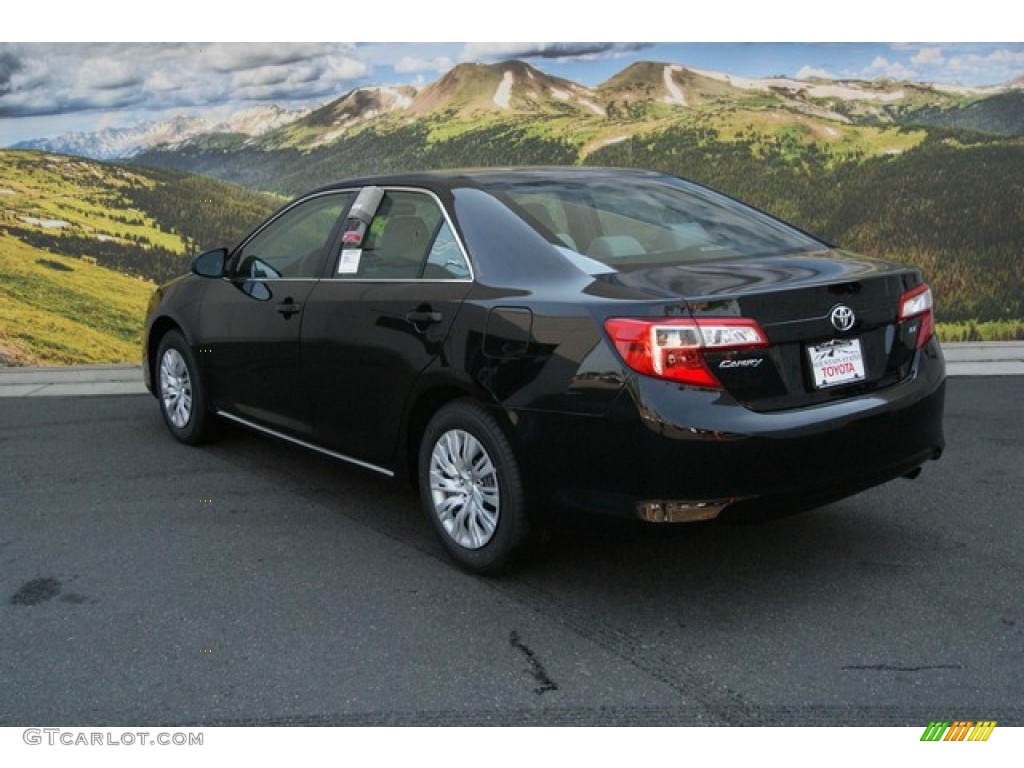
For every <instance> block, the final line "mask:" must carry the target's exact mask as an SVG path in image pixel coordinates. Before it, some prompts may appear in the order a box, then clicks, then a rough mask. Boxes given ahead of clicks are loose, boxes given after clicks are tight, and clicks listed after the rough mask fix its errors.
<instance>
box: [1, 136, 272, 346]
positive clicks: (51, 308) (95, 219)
mask: <svg viewBox="0 0 1024 768" xmlns="http://www.w3.org/2000/svg"><path fill="white" fill-rule="evenodd" d="M213 201H217V202H216V203H214V202H213ZM279 203H280V200H279V199H277V198H273V197H270V196H267V195H261V194H257V193H253V192H249V191H247V190H243V189H240V188H238V187H236V186H234V185H231V184H227V183H225V182H222V181H218V180H214V179H205V178H202V177H198V176H194V175H192V174H183V173H178V172H172V171H166V170H154V169H143V168H129V167H126V166H114V165H106V164H103V163H98V162H94V161H90V160H83V159H79V158H70V157H63V156H57V155H47V154H40V153H35V152H0V365H2V364H6V365H11V364H21V365H26V364H40V363H61V364H70V363H109V362H135V361H136V359H137V358H138V356H139V351H140V350H139V339H140V333H141V329H142V320H143V312H144V310H145V305H146V301H147V300H148V298H149V296H150V294H151V293H152V290H153V287H154V282H162V281H164V280H167V279H169V278H170V277H173V276H175V275H178V274H181V273H183V272H185V271H186V270H187V269H188V259H189V256H190V254H191V253H194V252H196V251H199V250H201V249H203V248H206V247H216V246H217V245H221V244H231V243H234V242H236V241H237V240H238V239H239V238H240V237H242V236H243V235H244V233H245V232H247V231H248V230H249V229H251V228H252V226H254V225H255V224H256V223H257V222H258V221H259V220H260V219H262V218H263V217H264V216H266V215H267V214H268V213H269V212H270V211H271V210H273V208H274V207H276V206H277V205H279Z"/></svg>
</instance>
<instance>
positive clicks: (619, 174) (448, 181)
mask: <svg viewBox="0 0 1024 768" xmlns="http://www.w3.org/2000/svg"><path fill="white" fill-rule="evenodd" d="M624 178H635V179H640V178H646V179H652V180H653V179H668V178H672V177H670V176H667V175H666V174H663V173H658V172H656V171H646V170H641V169H636V168H602V167H580V166H519V167H506V168H458V169H451V170H431V171H410V172H407V173H393V174H386V175H378V176H363V177H358V178H351V179H344V180H341V181H337V182H334V183H332V184H328V185H326V186H323V187H320V188H319V189H316V190H314V192H325V191H328V190H333V189H349V188H352V187H364V186H382V187H383V186H403V185H409V186H417V187H425V188H427V189H432V190H439V189H454V188H457V187H480V186H483V185H486V184H487V183H495V182H497V183H499V184H501V183H515V182H530V181H535V182H536V181H549V182H558V181H567V180H576V181H583V180H586V181H590V182H597V181H600V180H605V181H614V180H616V179H618V180H622V179H624Z"/></svg>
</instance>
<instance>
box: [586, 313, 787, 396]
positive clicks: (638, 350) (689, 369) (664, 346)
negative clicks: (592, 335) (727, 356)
mask: <svg viewBox="0 0 1024 768" xmlns="http://www.w3.org/2000/svg"><path fill="white" fill-rule="evenodd" d="M604 327H605V330H606V331H607V332H608V335H609V336H610V337H611V340H612V342H613V343H614V344H615V348H616V349H617V350H618V352H619V354H620V355H622V359H623V360H624V361H625V363H626V365H628V366H629V367H630V368H632V369H633V370H634V371H636V372H637V373H642V374H645V375H647V376H654V377H656V378H659V379H668V380H670V381H678V382H680V383H682V384H689V385H691V386H696V387H714V388H719V387H721V386H722V385H721V384H719V382H718V379H716V378H715V375H714V374H713V373H712V372H711V369H710V368H708V365H707V363H706V362H705V360H704V351H705V350H713V351H716V352H728V351H734V350H742V349H755V348H757V347H766V346H768V338H767V337H766V336H765V334H764V331H762V330H761V326H759V325H758V324H757V323H756V322H754V321H753V320H747V319H744V318H734V317H728V318H702V319H699V320H682V319H658V320H653V319H651V320H646V319H645V320H640V319H635V318H612V319H611V320H606V321H605V324H604Z"/></svg>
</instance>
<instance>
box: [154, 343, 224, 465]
mask: <svg viewBox="0 0 1024 768" xmlns="http://www.w3.org/2000/svg"><path fill="white" fill-rule="evenodd" d="M155 374H156V375H155V378H156V394H157V400H158V401H159V402H160V413H161V415H162V416H163V417H164V423H165V424H166V425H167V429H168V430H170V433H171V434H172V435H174V437H175V438H176V439H178V440H180V441H181V442H183V443H188V444H189V445H198V444H199V443H202V442H206V441H207V440H209V439H211V438H212V437H213V436H214V433H215V431H216V430H215V426H216V425H215V421H216V416H214V415H213V414H212V413H210V412H209V411H208V405H207V402H206V395H205V393H204V391H203V386H202V381H201V380H200V378H199V367H198V366H197V365H196V361H195V357H194V356H193V355H192V350H191V349H190V348H189V346H188V343H187V342H186V341H185V338H184V337H183V336H182V335H181V333H179V332H178V331H168V332H167V333H165V334H164V336H163V338H162V339H161V340H160V346H159V347H158V348H157V353H156V371H155Z"/></svg>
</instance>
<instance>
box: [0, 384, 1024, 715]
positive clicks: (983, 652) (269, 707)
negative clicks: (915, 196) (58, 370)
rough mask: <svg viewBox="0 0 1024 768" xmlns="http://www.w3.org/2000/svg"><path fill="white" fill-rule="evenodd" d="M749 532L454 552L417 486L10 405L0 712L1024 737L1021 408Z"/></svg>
mask: <svg viewBox="0 0 1024 768" xmlns="http://www.w3.org/2000/svg"><path fill="white" fill-rule="evenodd" d="M1020 386H1021V384H1020V379H1019V378H1016V377H989V378H971V377H968V378H958V379H955V380H950V382H949V385H948V387H949V390H948V401H947V420H946V430H947V442H948V449H947V452H946V455H945V456H944V457H943V459H942V460H941V461H940V462H937V463H932V464H930V465H929V466H927V467H926V468H925V471H924V473H923V474H922V475H921V477H920V478H919V479H918V480H916V481H913V482H911V481H897V482H894V483H890V484H889V485H887V486H883V487H881V488H877V489H873V490H871V491H868V492H866V493H863V494H861V495H859V496H857V497H854V498H852V499H848V500H846V501H844V502H841V503H839V504H834V505H832V506H830V507H827V508H824V509H821V510H817V511H814V512H811V513H807V514H805V515H802V516H798V517H794V518H790V519H787V520H782V521H777V522H774V523H770V524H764V525H756V526H741V527H727V526H705V527H696V528H693V527H691V528H685V527H684V528H675V529H672V530H665V529H659V531H657V532H655V533H649V532H640V531H635V530H631V529H622V528H617V527H606V526H604V527H601V528H600V529H598V530H579V531H575V532H573V531H571V530H570V531H566V532H563V533H562V534H561V535H559V536H557V537H556V538H555V539H554V540H552V541H551V542H549V543H548V544H547V545H546V546H545V547H544V548H543V549H542V550H541V551H540V552H539V553H538V555H537V556H536V557H535V558H534V559H533V560H532V561H531V562H529V563H527V564H526V565H525V566H524V567H523V568H522V569H520V570H519V571H518V572H517V573H515V574H513V575H511V576H507V577H503V578H500V579H484V578H478V577H472V576H467V575H465V574H463V573H461V572H460V571H458V570H456V569H455V568H454V567H453V566H452V565H450V564H449V562H448V560H447V559H446V558H445V556H444V553H443V552H442V550H441V548H440V546H439V545H438V544H437V543H435V541H434V538H433V534H432V532H431V530H430V528H429V525H428V523H427V521H426V520H424V519H422V518H421V516H420V513H419V511H418V507H417V504H416V500H415V497H414V495H413V494H412V492H411V491H409V490H408V489H406V488H404V487H401V486H397V485H395V484H392V483H391V482H389V481H387V480H385V479H382V478H380V477H378V476H376V475H372V474H369V473H364V472H362V471H360V470H358V469H355V468H352V467H349V466H346V465H342V464H338V463H336V462H333V461H331V460H330V459H326V458H323V457H321V456H319V455H315V454H312V453H309V452H306V451H303V450H302V449H299V448H295V447H292V446H288V445H284V444H281V443H277V442H274V441H271V440H269V439H266V438H262V437H259V436H256V435H253V434H250V433H247V432H244V431H241V430H237V431H236V430H232V431H230V432H229V434H228V435H227V436H226V438H225V439H223V440H222V441H220V442H218V443H216V444H214V445H211V446H208V447H203V448H189V447H186V446H182V445H179V444H177V443H175V442H174V441H173V440H172V439H171V438H170V437H169V436H168V435H167V434H166V431H165V428H164V426H163V424H162V422H161V420H160V415H159V412H158V410H157V405H156V402H155V401H154V400H153V399H152V398H150V397H148V396H143V395H121V396H99V397H89V398H71V397H50V398H10V399H3V400H0V466H2V467H3V473H2V480H0V726H22V727H26V726H37V725H40V724H54V723H73V724H75V725H79V726H104V725H106V726H126V727H129V726H136V725H147V726H153V725H165V726H187V725H245V724H255V725H275V724H280V725H406V724H408V725H500V724H508V725H545V724H551V725H684V726H685V725H837V726H844V725H915V726H917V725H921V726H922V727H923V725H926V724H927V723H928V722H929V721H930V720H936V719H988V720H997V721H998V722H999V724H1000V725H1024V704H1022V702H1024V607H1022V606H1024V601H1022V600H1021V584H1022V583H1024V525H1022V523H1021V509H1022V503H1021V502H1022V500H1024V473H1022V472H1021V467H1024V409H1021V407H1020V397H1019V393H1020Z"/></svg>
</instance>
